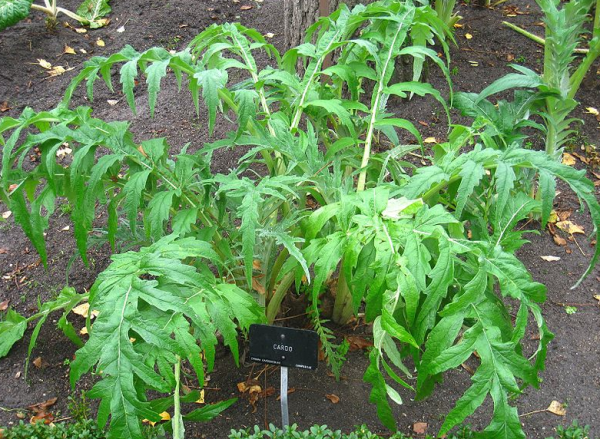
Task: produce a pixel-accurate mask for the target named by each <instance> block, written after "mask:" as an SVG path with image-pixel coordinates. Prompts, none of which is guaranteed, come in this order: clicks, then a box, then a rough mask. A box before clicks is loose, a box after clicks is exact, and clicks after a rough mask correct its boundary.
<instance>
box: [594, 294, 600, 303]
mask: <svg viewBox="0 0 600 439" xmlns="http://www.w3.org/2000/svg"><path fill="white" fill-rule="evenodd" d="M594 299H596V300H597V301H598V302H600V294H596V295H595V296H594Z"/></svg>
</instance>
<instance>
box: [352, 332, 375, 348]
mask: <svg viewBox="0 0 600 439" xmlns="http://www.w3.org/2000/svg"><path fill="white" fill-rule="evenodd" d="M346 340H348V343H349V344H350V351H359V350H363V349H367V348H368V347H371V346H373V342H372V341H369V340H366V339H364V338H363V337H359V336H356V335H349V336H348V337H346Z"/></svg>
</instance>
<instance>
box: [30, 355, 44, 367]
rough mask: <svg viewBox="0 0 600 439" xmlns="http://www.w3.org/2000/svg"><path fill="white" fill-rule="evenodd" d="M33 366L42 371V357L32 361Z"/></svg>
mask: <svg viewBox="0 0 600 439" xmlns="http://www.w3.org/2000/svg"><path fill="white" fill-rule="evenodd" d="M32 363H33V365H34V366H35V367H37V368H38V369H41V367H42V365H43V363H42V357H37V358H36V359H35V360H33V361H32Z"/></svg>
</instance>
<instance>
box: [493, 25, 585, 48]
mask: <svg viewBox="0 0 600 439" xmlns="http://www.w3.org/2000/svg"><path fill="white" fill-rule="evenodd" d="M502 24H504V25H505V26H508V27H509V28H511V29H512V30H514V31H516V32H518V33H520V34H521V35H523V36H525V37H527V38H529V39H530V40H533V41H535V42H536V43H538V44H541V45H542V46H545V45H546V40H545V39H544V38H542V37H539V36H537V35H535V34H532V33H531V32H529V31H527V30H525V29H523V28H521V27H519V26H517V25H515V24H512V23H509V22H508V21H503V22H502ZM574 52H575V53H578V54H580V55H585V54H586V53H588V52H589V49H583V48H579V47H577V48H576V49H575V50H574Z"/></svg>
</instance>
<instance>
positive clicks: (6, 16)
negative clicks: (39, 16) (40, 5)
mask: <svg viewBox="0 0 600 439" xmlns="http://www.w3.org/2000/svg"><path fill="white" fill-rule="evenodd" d="M32 3H33V0H0V31H2V30H4V29H6V28H7V27H9V26H12V25H13V24H16V23H18V22H19V21H21V20H23V19H24V18H27V16H28V15H29V9H30V8H31V4H32Z"/></svg>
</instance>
